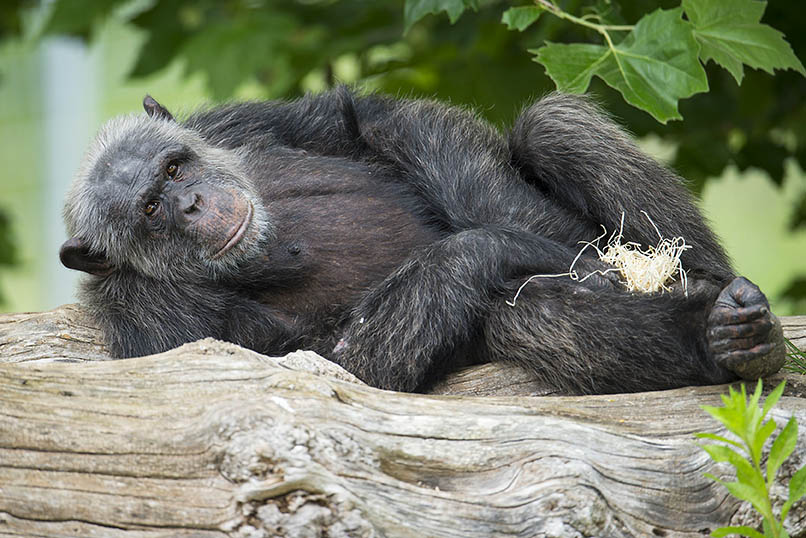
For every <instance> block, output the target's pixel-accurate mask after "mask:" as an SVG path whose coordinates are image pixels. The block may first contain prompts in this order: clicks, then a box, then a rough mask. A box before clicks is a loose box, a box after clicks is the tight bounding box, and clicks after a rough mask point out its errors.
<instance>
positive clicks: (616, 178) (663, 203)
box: [509, 95, 783, 374]
mask: <svg viewBox="0 0 806 538" xmlns="http://www.w3.org/2000/svg"><path fill="white" fill-rule="evenodd" d="M509 145H510V148H511V150H512V160H513V164H514V165H515V166H516V167H517V168H518V169H519V170H520V172H521V174H522V175H523V177H524V178H525V179H526V180H527V181H528V182H530V183H532V184H534V185H536V186H537V187H538V188H540V189H541V190H543V191H544V192H547V193H549V194H550V195H551V198H552V200H554V201H555V202H556V203H557V204H558V205H561V206H563V207H565V208H568V209H570V210H572V211H574V212H575V213H576V214H578V215H580V216H582V217H584V218H585V219H587V220H589V221H591V222H595V223H597V224H601V225H603V226H604V227H605V228H606V229H607V230H608V231H609V232H612V231H614V230H618V229H619V228H620V226H621V218H622V213H623V214H624V217H625V218H624V227H623V234H624V241H634V242H637V243H640V244H642V245H644V246H648V245H654V244H656V243H657V242H658V240H659V237H658V235H657V232H656V230H655V226H657V228H658V230H660V232H661V233H662V234H664V236H665V237H667V238H671V237H678V236H682V237H683V238H684V239H685V240H686V243H687V244H688V245H690V246H691V249H690V250H688V251H686V252H685V253H684V254H683V256H682V258H681V261H682V264H683V267H684V268H685V269H686V270H687V271H688V273H689V279H690V281H696V280H699V279H707V280H709V281H711V282H714V283H716V284H718V285H719V287H720V288H721V287H725V286H727V287H726V288H725V290H724V291H723V292H722V294H721V295H720V297H719V300H718V301H717V302H716V305H717V306H716V307H715V308H713V309H712V310H711V311H710V314H709V315H708V317H707V320H706V322H705V325H706V326H707V337H706V341H707V351H708V354H709V356H711V357H714V358H716V359H717V361H719V362H720V364H722V365H723V366H726V367H727V368H729V369H730V370H733V371H737V372H742V373H743V374H744V372H745V370H744V367H742V366H740V365H739V364H740V363H742V362H744V363H747V362H750V361H751V360H752V359H753V358H759V357H764V356H765V355H769V357H768V358H769V361H767V362H768V363H769V364H768V367H767V368H766V369H764V368H762V369H761V370H759V371H764V372H767V373H769V371H770V370H772V369H774V368H775V366H774V365H775V364H778V366H780V359H781V358H782V356H783V354H782V350H783V341H782V337H781V335H780V330H779V329H778V330H772V328H773V327H774V326H775V324H776V323H777V321H776V320H775V318H774V316H773V315H772V314H771V313H770V311H769V304H768V303H767V299H766V298H765V297H764V295H763V294H762V293H761V292H760V291H759V290H758V288H757V287H756V286H755V285H753V284H752V283H751V282H749V281H748V280H746V279H743V278H742V279H736V278H735V277H734V274H733V270H732V269H731V267H730V265H729V262H728V260H727V257H726V255H725V253H724V251H723V250H722V248H721V247H720V246H719V244H718V242H717V240H716V238H715V237H714V235H713V233H712V232H711V231H710V230H709V229H708V227H707V225H706V224H705V221H704V219H703V218H702V216H701V215H700V212H699V211H698V210H697V208H696V207H695V205H694V203H693V201H692V199H691V195H690V194H689V192H688V191H687V190H686V189H685V187H684V186H683V181H682V180H681V179H680V178H679V177H678V176H676V175H675V174H674V173H673V172H671V171H670V170H668V169H666V168H665V167H663V166H661V165H660V164H658V163H657V162H655V161H654V160H653V159H652V158H650V157H649V156H647V155H645V154H644V153H642V152H641V151H640V150H639V149H638V148H637V147H636V146H635V144H634V143H633V142H632V140H630V139H629V137H628V136H627V135H626V134H625V133H624V132H623V131H622V130H621V129H620V128H619V127H618V126H617V125H616V124H615V123H613V122H612V121H611V120H610V119H609V118H608V117H607V116H605V115H604V114H603V113H602V112H601V111H599V110H598V109H597V108H596V107H595V106H593V105H592V104H591V103H590V102H589V101H587V100H585V99H583V98H576V97H571V96H562V95H552V96H549V97H547V98H545V99H543V100H541V101H539V102H537V103H535V104H534V105H532V106H531V107H529V108H527V109H526V110H525V111H524V112H523V114H522V115H521V116H520V117H519V118H518V120H517V121H516V123H515V125H514V127H513V129H512V131H511V133H510V136H509ZM644 212H645V213H646V214H647V215H648V216H649V218H651V220H652V223H650V222H649V221H648V220H647V219H646V217H645V216H644V215H643V213H644ZM653 223H654V225H655V226H653ZM685 300H687V299H684V298H676V299H672V302H673V303H675V304H676V303H678V302H680V301H685ZM679 306H682V305H679ZM709 308H710V306H709ZM648 315H649V314H648ZM650 317H651V316H650ZM698 331H699V332H700V333H701V332H703V329H698ZM692 336H696V335H692ZM727 357H731V359H730V360H729V359H727ZM762 362H764V361H762ZM773 371H774V370H773Z"/></svg>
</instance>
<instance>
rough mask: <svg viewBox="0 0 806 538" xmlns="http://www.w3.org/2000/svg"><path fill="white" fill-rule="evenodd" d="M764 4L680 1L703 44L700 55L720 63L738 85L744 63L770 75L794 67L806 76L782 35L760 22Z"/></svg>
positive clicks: (753, 0)
mask: <svg viewBox="0 0 806 538" xmlns="http://www.w3.org/2000/svg"><path fill="white" fill-rule="evenodd" d="M766 7H767V3H766V2H758V1H756V0H731V1H730V2H725V1H724V0H683V9H684V10H685V11H686V15H687V16H688V18H689V20H690V21H691V22H692V24H693V25H694V28H695V31H694V35H695V36H696V38H697V40H698V41H699V42H700V44H701V45H702V50H701V51H700V57H702V59H703V61H705V62H707V61H708V60H713V61H715V62H716V63H718V64H720V65H721V66H722V67H724V68H725V69H727V70H728V71H729V72H730V74H731V75H733V78H734V79H736V82H737V83H738V84H741V82H742V79H743V77H744V68H743V64H745V65H748V66H750V67H753V68H756V69H763V70H764V71H766V72H768V73H770V74H772V72H773V70H774V69H794V70H795V71H797V72H799V73H801V74H802V75H806V70H804V68H803V64H802V63H801V62H800V60H798V58H797V57H796V56H795V53H794V52H792V48H791V47H790V46H789V44H788V43H787V42H786V41H785V40H784V35H783V34H782V33H781V32H779V31H778V30H775V29H774V28H772V27H770V26H768V25H766V24H761V22H760V21H761V16H762V15H763V14H764V9H765V8H766Z"/></svg>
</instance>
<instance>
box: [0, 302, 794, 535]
mask: <svg viewBox="0 0 806 538" xmlns="http://www.w3.org/2000/svg"><path fill="white" fill-rule="evenodd" d="M782 321H783V325H784V331H785V333H786V334H787V336H788V337H789V338H790V339H791V340H793V341H794V342H795V343H796V344H797V345H799V347H801V348H802V349H803V348H806V317H795V318H783V319H782ZM105 358H108V357H107V356H106V354H105V352H104V347H103V344H102V343H101V340H100V338H99V334H98V331H97V329H96V328H94V327H93V326H92V324H91V323H90V322H89V321H88V318H87V317H86V316H85V315H84V313H83V312H82V311H81V309H79V308H77V307H74V306H66V307H62V308H60V309H57V310H55V311H53V312H45V313H37V314H12V315H6V316H0V362H3V364H0V536H104V537H105V536H112V537H115V536H121V537H122V536H127V537H128V536H136V537H155V536H198V537H208V536H210V537H212V536H239V537H261V536H267V537H268V536H300V537H307V536H329V537H336V536H389V537H396V536H401V537H402V536H411V537H421V536H438V537H473V536H479V537H487V536H509V535H512V536H524V537H531V536H563V537H564V536H607V537H609V536H701V535H702V534H703V533H707V532H708V531H709V530H711V529H714V528H717V527H719V526H724V525H728V524H733V525H750V526H756V527H758V526H759V525H760V519H759V518H758V517H757V516H756V515H755V513H754V512H753V511H752V509H751V508H750V507H749V505H747V504H746V503H741V502H739V501H737V500H735V499H733V498H732V497H731V496H730V495H728V493H727V491H726V489H725V488H724V487H722V486H721V485H719V484H717V483H715V482H713V481H711V480H710V479H707V478H705V477H704V476H703V473H705V472H710V473H713V474H715V475H716V476H719V477H722V478H725V479H728V480H732V479H733V475H732V471H731V468H730V467H728V466H726V465H724V464H716V463H714V462H712V461H711V460H710V459H709V458H708V456H707V455H706V454H705V452H704V451H703V450H701V449H700V448H699V447H698V446H697V442H696V440H695V438H694V436H693V433H694V432H698V431H711V432H717V433H722V432H723V430H722V428H721V427H720V425H719V424H718V423H717V422H716V421H715V420H713V419H712V418H711V417H710V416H709V415H708V414H706V413H705V412H703V411H702V410H701V409H700V406H701V405H720V400H719V395H720V394H723V393H725V392H727V386H725V385H722V386H711V387H691V388H684V389H678V390H671V391H664V392H652V393H641V394H625V395H608V396H587V397H563V396H554V397H524V396H523V394H536V393H537V394H544V393H546V392H547V390H546V388H545V387H539V386H536V385H534V384H530V382H529V381H528V378H526V377H525V376H521V377H517V376H518V374H519V373H520V372H519V371H518V370H517V369H516V368H515V367H513V366H506V365H483V366H480V367H475V368H473V369H469V370H465V371H462V372H459V373H456V374H453V375H452V376H451V377H450V378H449V379H448V380H446V382H445V383H443V384H441V385H440V386H439V387H435V390H437V391H439V392H440V393H442V394H443V395H433V394H432V395H412V394H400V393H392V392H385V391H381V390H377V389H373V388H370V387H367V386H365V385H363V384H362V383H360V382H358V381H357V380H356V379H355V378H354V377H353V376H351V375H350V374H349V373H347V372H344V371H343V370H341V369H340V368H339V367H338V366H336V365H334V364H332V363H330V362H328V361H326V360H324V359H322V358H320V357H318V356H316V355H315V354H313V353H310V352H298V353H296V354H292V355H289V356H287V357H284V358H270V357H265V356H262V355H259V354H257V353H254V352H251V351H248V350H245V349H242V348H239V347H238V346H234V345H232V344H225V343H221V342H216V341H213V340H202V341H199V342H195V343H192V344H188V345H186V346H183V347H181V348H179V349H176V350H172V351H169V352H166V353H162V354H159V355H154V356H150V357H142V358H136V359H126V360H121V361H108V360H102V359H105ZM76 362H78V363H76ZM783 377H786V378H787V380H788V382H787V386H788V389H787V392H786V394H785V396H784V397H783V398H782V399H781V401H780V402H779V404H778V405H777V406H776V407H775V409H773V411H772V416H773V417H774V418H775V420H776V422H777V423H778V424H779V425H783V423H784V422H785V421H786V420H788V418H789V417H790V416H793V415H794V416H795V417H796V418H797V419H798V421H799V423H800V424H801V433H800V434H799V438H798V444H797V447H796V449H795V452H794V453H793V455H792V457H791V458H790V459H789V460H787V462H786V463H785V464H784V466H783V467H782V469H781V471H779V476H778V479H777V480H776V482H775V484H774V487H773V494H774V496H775V499H776V501H777V506H778V507H780V504H781V503H782V502H783V499H784V498H785V496H786V494H787V490H786V484H787V483H788V480H789V477H791V475H792V474H793V473H794V472H795V471H796V470H797V469H798V468H800V467H801V466H803V465H804V464H806V399H804V398H806V383H804V377H803V376H797V375H788V376H783V375H778V376H776V377H775V378H773V379H770V380H768V381H767V382H766V383H765V386H766V387H767V388H768V389H771V388H772V387H773V386H774V384H776V383H777V382H779V381H780V379H782V378H783ZM506 393H508V394H510V395H509V396H501V394H506ZM444 394H453V396H451V395H448V396H445V395H444ZM456 394H464V396H455V395H456ZM469 394H474V395H486V397H473V396H468V395H469ZM492 394H498V395H492ZM512 394H515V395H514V396H513V395H512ZM787 528H788V531H789V533H790V535H791V536H793V537H796V536H801V537H804V536H806V501H803V500H802V501H800V502H799V503H797V504H796V505H795V506H794V508H793V509H792V511H791V513H790V516H789V518H788V521H787Z"/></svg>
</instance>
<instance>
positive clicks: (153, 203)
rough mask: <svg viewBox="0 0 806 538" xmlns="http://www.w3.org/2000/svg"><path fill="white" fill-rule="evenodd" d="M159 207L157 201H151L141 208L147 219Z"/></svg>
mask: <svg viewBox="0 0 806 538" xmlns="http://www.w3.org/2000/svg"><path fill="white" fill-rule="evenodd" d="M159 207H160V201H159V200H151V201H149V202H148V203H147V204H146V206H145V207H144V208H143V213H145V214H146V215H148V216H149V217H150V216H151V215H153V214H154V213H156V212H157V209H159Z"/></svg>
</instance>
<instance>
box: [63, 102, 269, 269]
mask: <svg viewBox="0 0 806 538" xmlns="http://www.w3.org/2000/svg"><path fill="white" fill-rule="evenodd" d="M167 145H181V146H182V147H184V148H186V149H187V150H189V151H190V152H191V153H192V154H194V155H195V156H196V157H197V158H198V159H199V160H200V161H201V162H202V164H203V165H204V167H205V169H206V170H208V171H210V172H209V173H210V174H211V175H212V176H213V177H215V181H216V183H217V184H218V185H220V186H224V187H232V188H233V190H236V191H238V192H240V193H242V195H243V196H244V197H245V198H246V199H247V200H248V201H249V202H250V203H251V204H252V206H253V208H254V214H253V216H252V223H251V225H250V228H249V229H250V233H249V237H248V239H249V240H248V241H243V246H242V245H238V247H239V248H240V251H241V255H240V256H238V257H237V258H238V259H242V258H244V257H250V256H256V255H258V254H259V250H260V245H261V244H262V243H263V240H265V239H269V238H271V237H272V236H273V225H272V223H271V221H270V219H269V217H268V214H267V212H266V209H265V207H264V205H263V203H262V201H261V200H260V197H259V196H258V195H257V192H256V189H255V187H254V185H253V183H252V181H251V180H250V179H249V177H248V175H247V173H246V172H245V171H244V167H243V164H242V156H241V155H240V154H239V152H238V151H237V150H235V151H234V150H227V149H223V148H219V147H216V146H213V145H211V144H209V143H208V142H207V141H205V140H204V138H203V137H202V136H201V135H200V134H199V133H197V132H195V131H193V130H191V129H188V128H186V127H184V126H182V125H181V124H179V123H177V122H175V121H165V120H158V119H154V118H151V117H149V116H146V115H143V114H129V115H125V116H119V117H116V118H113V119H111V120H109V121H107V122H106V123H105V124H104V125H103V126H102V127H101V128H100V130H99V132H98V135H97V136H96V138H95V139H94V140H93V142H92V143H91V144H90V146H89V148H88V149H87V151H86V153H85V156H84V159H83V161H82V165H81V166H80V168H79V169H78V171H77V173H76V176H75V178H74V180H73V183H72V185H71V187H70V190H69V191H68V194H67V201H66V204H65V207H64V220H65V224H66V228H67V233H68V234H69V235H70V236H71V237H79V238H81V239H82V240H84V241H85V242H86V244H87V246H88V247H89V248H90V250H91V251H93V252H95V253H99V254H100V253H103V254H104V255H105V256H106V257H107V259H108V260H109V261H110V262H111V263H113V264H115V265H120V264H122V263H126V264H128V265H130V266H132V267H134V268H135V269H136V270H138V271H140V272H142V273H143V274H146V275H149V276H154V277H160V278H165V277H166V276H170V275H172V274H174V275H179V274H181V273H185V272H187V271H188V270H189V271H191V272H192V271H196V272H195V273H192V274H199V273H198V268H199V266H201V267H203V268H204V269H206V272H207V273H208V274H210V275H211V276H212V277H215V276H216V275H217V274H219V273H221V272H227V271H228V270H231V269H232V268H233V266H234V265H235V264H236V263H237V260H233V257H232V256H223V257H222V258H220V259H217V260H211V259H210V258H209V256H205V255H204V252H203V250H202V249H201V248H194V247H195V246H196V245H194V244H192V243H191V242H189V241H187V240H173V241H171V240H166V241H162V242H161V243H162V245H161V247H162V248H163V249H166V250H167V251H168V252H167V253H163V254H162V255H161V254H160V253H155V252H153V249H154V248H155V245H153V244H151V242H149V243H148V244H144V242H143V241H141V240H139V239H138V236H137V233H136V228H135V226H134V224H136V223H135V222H133V220H132V216H131V215H130V214H129V212H128V211H127V209H128V208H129V201H130V199H131V197H133V196H136V193H135V192H133V191H132V190H131V189H128V190H127V189H126V186H125V185H122V184H121V185H117V184H116V185H114V186H111V187H110V186H107V185H105V184H102V182H101V181H100V178H101V177H103V173H104V168H105V167H109V168H111V167H113V166H114V164H115V159H116V158H120V154H121V153H123V154H129V155H134V154H135V151H139V152H146V154H148V153H149V150H151V152H157V151H159V150H161V149H162V148H164V147H165V146H167ZM158 248H159V247H158ZM155 254H156V255H155ZM168 260H171V261H175V262H176V263H170V264H168V263H167V261H168ZM183 263H184V264H188V263H190V264H191V267H188V268H186V271H183V270H182V264H183ZM202 274H203V273H202Z"/></svg>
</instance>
